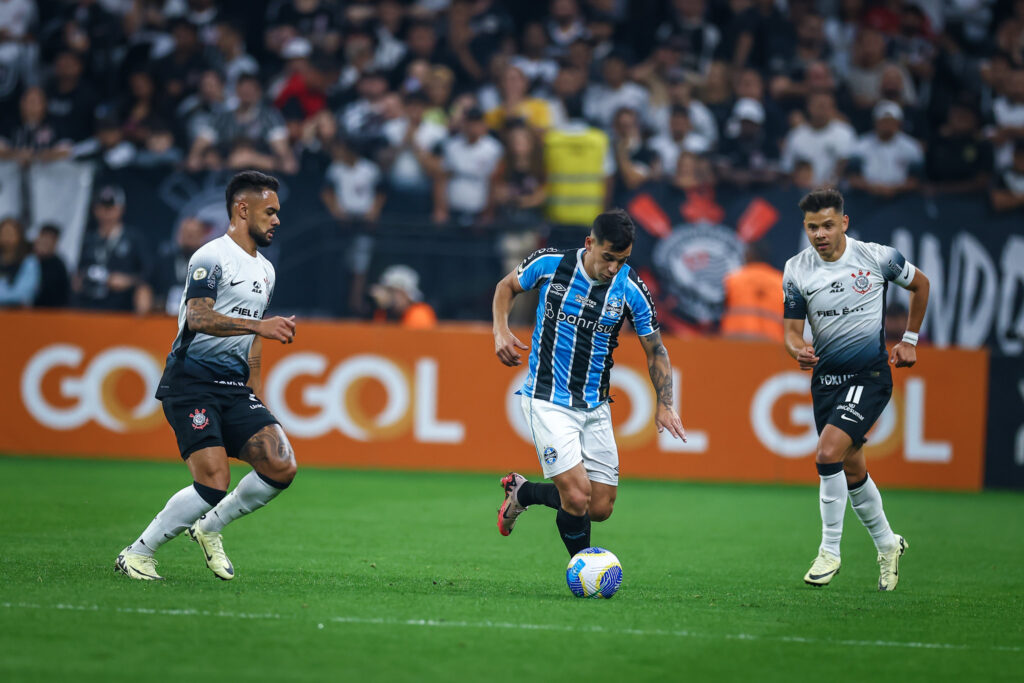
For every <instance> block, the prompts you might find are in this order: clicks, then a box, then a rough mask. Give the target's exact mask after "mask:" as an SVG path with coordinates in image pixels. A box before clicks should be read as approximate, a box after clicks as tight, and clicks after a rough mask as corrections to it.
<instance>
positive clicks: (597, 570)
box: [565, 548, 622, 598]
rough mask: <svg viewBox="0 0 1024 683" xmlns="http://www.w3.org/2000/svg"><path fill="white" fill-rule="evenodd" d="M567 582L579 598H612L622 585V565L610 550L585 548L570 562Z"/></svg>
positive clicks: (566, 572)
mask: <svg viewBox="0 0 1024 683" xmlns="http://www.w3.org/2000/svg"><path fill="white" fill-rule="evenodd" d="M565 582H566V583H568V584H569V590H571V591H572V594H573V595H575V596H576V597H577V598H610V597H612V596H613V595H615V591H617V590H619V585H620V584H621V583H622V565H621V564H620V563H619V558H617V557H615V554H614V553H613V552H611V551H610V550H605V549H604V548H585V549H583V550H581V551H579V552H578V553H576V554H575V555H573V556H572V559H571V560H569V566H568V567H566V568H565Z"/></svg>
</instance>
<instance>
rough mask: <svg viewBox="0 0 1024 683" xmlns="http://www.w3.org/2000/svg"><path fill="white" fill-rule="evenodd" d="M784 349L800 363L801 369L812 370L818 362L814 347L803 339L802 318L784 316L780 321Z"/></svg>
mask: <svg viewBox="0 0 1024 683" xmlns="http://www.w3.org/2000/svg"><path fill="white" fill-rule="evenodd" d="M782 324H783V330H784V331H785V337H784V339H783V343H784V344H785V345H786V351H787V352H788V353H789V355H791V356H793V358H795V359H796V362H797V363H799V364H800V369H801V370H813V369H814V366H815V365H817V364H818V357H817V356H816V355H814V347H813V346H811V345H810V344H808V343H807V342H806V341H804V319H803V318H800V319H799V320H798V319H796V318H786V319H785V320H783V321H782Z"/></svg>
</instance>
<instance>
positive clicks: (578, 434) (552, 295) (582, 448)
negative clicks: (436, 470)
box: [493, 209, 686, 555]
mask: <svg viewBox="0 0 1024 683" xmlns="http://www.w3.org/2000/svg"><path fill="white" fill-rule="evenodd" d="M635 232H636V227H635V226H634V225H633V221H632V220H631V219H630V217H629V215H628V214H627V213H626V212H625V211H623V210H621V209H612V210H610V211H605V212H604V213H602V214H601V215H599V216H598V217H597V218H595V219H594V224H593V228H592V230H591V233H590V236H589V237H587V238H586V241H585V242H584V246H583V248H582V249H567V250H564V251H563V250H558V249H541V250H540V251H536V252H534V253H533V254H531V255H530V256H528V257H527V258H526V259H525V260H524V261H523V262H522V263H521V264H520V265H519V267H518V268H516V269H515V270H514V271H512V272H511V273H509V274H508V275H506V276H505V277H504V278H503V279H502V280H501V282H499V283H498V286H497V287H496V288H495V292H494V308H493V313H494V351H495V354H496V355H497V356H498V359H499V360H500V361H501V362H502V363H504V364H505V365H507V366H509V367H516V366H519V365H522V357H521V356H520V353H519V350H520V349H523V350H525V349H527V348H528V347H527V346H525V345H524V344H523V343H522V342H521V341H519V339H517V338H516V336H515V335H514V334H513V333H512V331H511V330H509V327H508V314H509V311H510V310H511V308H512V300H513V299H514V298H515V297H516V295H518V294H520V293H522V292H523V291H525V290H527V289H533V288H537V289H539V290H540V303H539V305H538V307H537V324H536V327H535V329H534V332H533V340H532V344H533V346H532V348H531V349H530V359H529V369H530V372H529V375H528V376H527V378H526V382H525V383H524V385H523V388H522V390H521V391H520V392H518V393H520V394H522V401H521V404H522V409H523V415H524V417H525V418H526V421H527V422H528V423H529V425H530V431H531V433H532V434H533V443H534V446H535V447H536V450H537V459H538V460H540V465H541V469H542V470H543V472H544V477H545V478H547V479H551V480H552V482H553V483H550V484H549V483H538V482H531V481H527V480H526V479H525V478H524V477H523V476H521V475H519V474H517V473H515V472H509V473H508V474H507V475H506V476H505V477H504V478H503V479H502V480H501V485H502V488H503V489H504V491H505V500H504V502H503V503H502V504H501V507H500V508H499V510H498V530H499V531H500V532H501V535H502V536H508V535H509V534H510V533H512V528H513V527H514V526H515V523H516V518H517V517H519V515H520V514H521V513H522V512H523V511H524V510H525V509H526V508H527V507H528V506H530V505H534V504H537V503H539V504H541V505H545V506H547V507H550V508H553V509H554V510H556V511H557V512H556V514H555V524H556V526H557V527H558V532H559V535H560V536H561V538H562V543H563V544H565V548H566V550H568V551H569V555H575V554H576V553H578V552H579V551H581V550H583V549H584V548H587V547H590V522H591V520H593V521H595V522H601V521H604V520H606V519H608V518H609V517H610V516H611V514H612V506H613V505H614V503H615V494H616V490H617V487H618V483H619V453H618V450H617V448H616V446H615V435H614V434H613V433H612V424H611V410H610V407H609V405H608V404H609V402H610V398H609V395H608V391H609V384H608V380H609V373H610V372H611V368H612V352H613V351H614V350H615V347H616V346H617V345H618V335H619V330H620V329H621V328H622V325H623V323H624V322H625V321H626V320H627V319H629V320H630V321H631V323H632V325H633V328H634V329H635V330H636V333H637V335H638V336H639V337H640V345H641V346H643V349H644V352H645V353H646V354H647V367H648V371H649V373H650V376H651V384H653V385H654V390H655V392H656V394H657V396H658V407H657V412H656V413H655V417H654V422H655V425H656V426H657V428H658V431H659V432H661V431H663V430H666V429H667V430H668V431H669V433H670V434H672V435H673V436H674V437H676V438H680V439H683V440H684V441H685V440H686V431H685V430H684V429H683V424H682V422H680V420H679V415H678V414H677V413H676V410H675V408H674V407H673V400H672V365H671V363H670V362H669V358H668V351H667V350H666V349H665V346H664V345H663V344H662V343H661V332H660V330H659V329H658V317H657V314H656V311H655V307H654V300H653V298H652V297H651V293H650V291H648V289H647V285H645V284H644V281H643V280H641V279H640V276H639V275H637V273H636V271H635V270H633V269H632V268H630V267H629V266H628V265H627V264H626V259H627V258H629V255H630V253H631V252H632V250H633V238H634V235H635Z"/></svg>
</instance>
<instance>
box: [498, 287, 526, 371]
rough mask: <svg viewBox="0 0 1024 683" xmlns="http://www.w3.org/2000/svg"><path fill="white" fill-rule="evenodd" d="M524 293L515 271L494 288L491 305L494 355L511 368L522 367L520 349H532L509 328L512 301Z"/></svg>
mask: <svg viewBox="0 0 1024 683" xmlns="http://www.w3.org/2000/svg"><path fill="white" fill-rule="evenodd" d="M522 292H523V288H522V286H520V284H519V278H517V277H516V273H515V271H512V272H511V273H509V274H508V275H506V276H505V277H503V278H502V279H501V280H500V281H499V282H498V285H497V286H496V287H495V288H494V302H493V303H492V304H491V315H492V316H493V317H494V354H495V355H496V356H498V360H500V361H501V362H502V363H504V364H505V365H507V366H509V367H515V366H517V365H522V364H523V360H522V356H521V355H520V354H519V349H522V350H524V351H525V350H526V349H528V348H530V347H529V346H527V345H526V344H524V343H523V342H521V341H519V339H517V338H516V336H515V335H514V334H512V330H510V329H509V328H508V314H509V312H511V311H512V300H513V299H515V298H516V296H517V295H518V294H521V293H522Z"/></svg>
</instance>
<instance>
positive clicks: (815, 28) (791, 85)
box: [767, 12, 830, 100]
mask: <svg viewBox="0 0 1024 683" xmlns="http://www.w3.org/2000/svg"><path fill="white" fill-rule="evenodd" d="M829 58H830V53H829V48H828V41H827V38H826V36H825V19H824V17H822V16H821V15H820V14H817V13H815V12H808V13H807V14H804V15H803V16H802V17H801V18H800V20H799V21H798V22H797V25H796V42H795V43H794V44H793V45H792V46H791V48H790V49H789V50H788V51H787V52H785V53H782V54H780V55H778V58H777V59H776V60H775V62H774V63H771V64H768V65H767V67H768V70H769V72H770V73H771V74H772V79H771V96H772V98H774V99H776V100H785V99H792V98H796V99H800V98H803V97H805V96H806V95H807V91H806V89H805V87H804V86H803V82H804V79H805V77H806V74H807V69H808V67H810V65H811V64H814V63H816V62H827V61H828V60H829Z"/></svg>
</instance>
